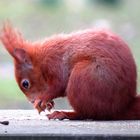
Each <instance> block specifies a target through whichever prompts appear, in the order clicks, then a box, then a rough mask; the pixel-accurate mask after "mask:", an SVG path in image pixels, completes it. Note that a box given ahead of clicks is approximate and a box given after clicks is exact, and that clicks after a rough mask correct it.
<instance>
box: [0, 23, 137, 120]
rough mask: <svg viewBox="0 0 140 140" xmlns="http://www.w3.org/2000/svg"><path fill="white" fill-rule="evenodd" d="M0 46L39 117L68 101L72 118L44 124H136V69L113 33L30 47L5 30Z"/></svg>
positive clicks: (63, 115)
mask: <svg viewBox="0 0 140 140" xmlns="http://www.w3.org/2000/svg"><path fill="white" fill-rule="evenodd" d="M0 40H1V42H2V43H3V45H4V46H5V48H6V49H7V51H8V52H9V54H10V55H11V56H12V57H13V60H14V66H15V77H16V81H17V83H18V85H19V87H20V89H21V90H22V91H23V93H24V94H25V96H26V97H27V98H28V100H29V101H30V102H31V103H32V104H33V105H34V107H35V108H36V109H37V110H38V112H39V113H40V112H41V111H44V110H45V109H48V110H51V109H52V108H53V106H54V102H53V99H55V98H57V97H65V96H66V97H67V98H68V101H69V103H70V105H71V106H72V108H73V111H72V112H64V111H54V112H53V113H51V114H48V115H47V116H48V118H49V119H59V120H63V119H70V120H82V119H92V120H132V119H133V120H134V119H140V96H138V95H137V92H136V78H137V72H136V65H135V61H134V58H133V56H132V53H131V51H130V49H129V47H128V45H127V44H126V43H125V42H124V41H123V40H122V39H121V38H120V37H118V36H117V35H115V34H114V33H112V32H110V31H107V30H104V29H101V30H95V29H89V30H84V31H79V32H73V33H71V34H59V35H54V36H52V37H50V38H47V39H46V40H44V41H37V42H33V43H32V42H29V41H27V40H25V39H23V37H22V35H21V34H20V33H19V31H17V30H16V29H14V28H13V27H12V26H11V25H10V24H5V25H4V26H3V29H2V30H1V35H0Z"/></svg>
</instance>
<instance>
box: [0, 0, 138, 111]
mask: <svg viewBox="0 0 140 140" xmlns="http://www.w3.org/2000/svg"><path fill="white" fill-rule="evenodd" d="M139 16H140V1H139V0H0V27H2V25H3V23H4V21H6V20H7V19H8V20H10V21H11V22H12V24H13V25H14V26H15V27H17V28H18V29H19V30H20V31H21V32H22V33H23V36H24V37H25V38H26V39H28V40H31V41H35V40H39V39H42V38H45V37H46V36H51V35H53V34H57V33H62V32H63V33H69V32H71V31H75V30H82V29H87V28H94V27H96V28H101V27H104V28H109V29H111V30H112V31H113V32H115V33H117V34H118V35H120V36H121V37H122V38H123V39H124V40H125V41H126V42H127V43H128V44H129V46H130V48H131V50H132V52H133V55H134V57H135V60H136V64H137V70H138V89H137V90H138V92H139V91H140V84H139V83H140V82H139V81H140V74H139V71H140V39H139V38H140V31H139V29H140V18H139ZM56 102H57V107H56V108H63V109H64V108H69V105H68V104H67V101H66V100H57V101H56ZM0 108H3V109H29V108H32V106H31V105H30V104H29V103H28V102H27V100H26V99H25V97H24V95H23V94H22V93H21V91H20V90H19V88H18V86H17V84H16V82H15V79H14V73H13V64H12V59H11V57H10V56H9V55H8V53H7V52H6V51H5V49H4V48H3V47H2V44H0Z"/></svg>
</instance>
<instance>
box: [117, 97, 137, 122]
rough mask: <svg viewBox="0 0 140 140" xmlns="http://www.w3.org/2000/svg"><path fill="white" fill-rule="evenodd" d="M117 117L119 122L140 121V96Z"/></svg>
mask: <svg viewBox="0 0 140 140" xmlns="http://www.w3.org/2000/svg"><path fill="white" fill-rule="evenodd" d="M117 117H118V120H140V95H138V96H136V97H135V98H134V100H133V101H132V103H131V104H130V105H129V107H128V108H127V109H126V110H125V111H124V112H122V113H121V115H118V116H117Z"/></svg>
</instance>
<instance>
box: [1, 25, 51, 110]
mask: <svg viewBox="0 0 140 140" xmlns="http://www.w3.org/2000/svg"><path fill="white" fill-rule="evenodd" d="M0 40H1V41H2V43H3V45H4V47H5V48H6V50H7V51H8V52H9V54H10V55H11V56H12V57H13V60H14V64H15V77H16V81H17V83H18V85H19V87H20V89H21V90H22V91H23V93H24V94H25V95H26V97H27V98H28V100H29V101H30V102H31V103H33V104H34V107H35V108H36V109H37V110H38V111H39V112H41V111H43V110H44V109H45V108H46V107H48V109H50V108H51V107H52V106H53V103H52V102H51V100H50V98H51V97H49V95H48V94H47V91H48V86H47V80H46V79H45V78H44V76H43V75H42V72H41V68H40V66H39V63H38V62H36V57H38V56H37V54H36V52H37V50H36V49H34V47H35V46H34V45H33V43H31V42H28V41H25V40H24V39H23V38H22V36H21V34H20V33H19V32H18V31H17V30H15V29H13V28H12V27H11V25H10V24H5V25H4V27H3V29H2V31H1V35H0ZM47 103H49V104H47ZM47 105H49V106H47Z"/></svg>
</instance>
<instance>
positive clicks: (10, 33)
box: [0, 22, 24, 57]
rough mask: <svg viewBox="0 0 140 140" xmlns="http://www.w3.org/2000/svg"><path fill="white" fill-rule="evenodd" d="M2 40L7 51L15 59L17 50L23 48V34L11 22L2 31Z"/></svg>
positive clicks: (0, 32)
mask: <svg viewBox="0 0 140 140" xmlns="http://www.w3.org/2000/svg"><path fill="white" fill-rule="evenodd" d="M0 40H1V42H2V43H3V45H4V47H5V48H6V49H7V51H8V52H9V53H10V54H11V55H12V56H13V57H14V51H15V48H23V47H24V45H23V43H24V41H23V39H22V37H21V34H20V33H19V32H18V31H17V30H15V29H14V28H13V27H12V26H11V24H10V23H9V22H6V23H5V24H4V26H3V28H2V30H1V31H0Z"/></svg>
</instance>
